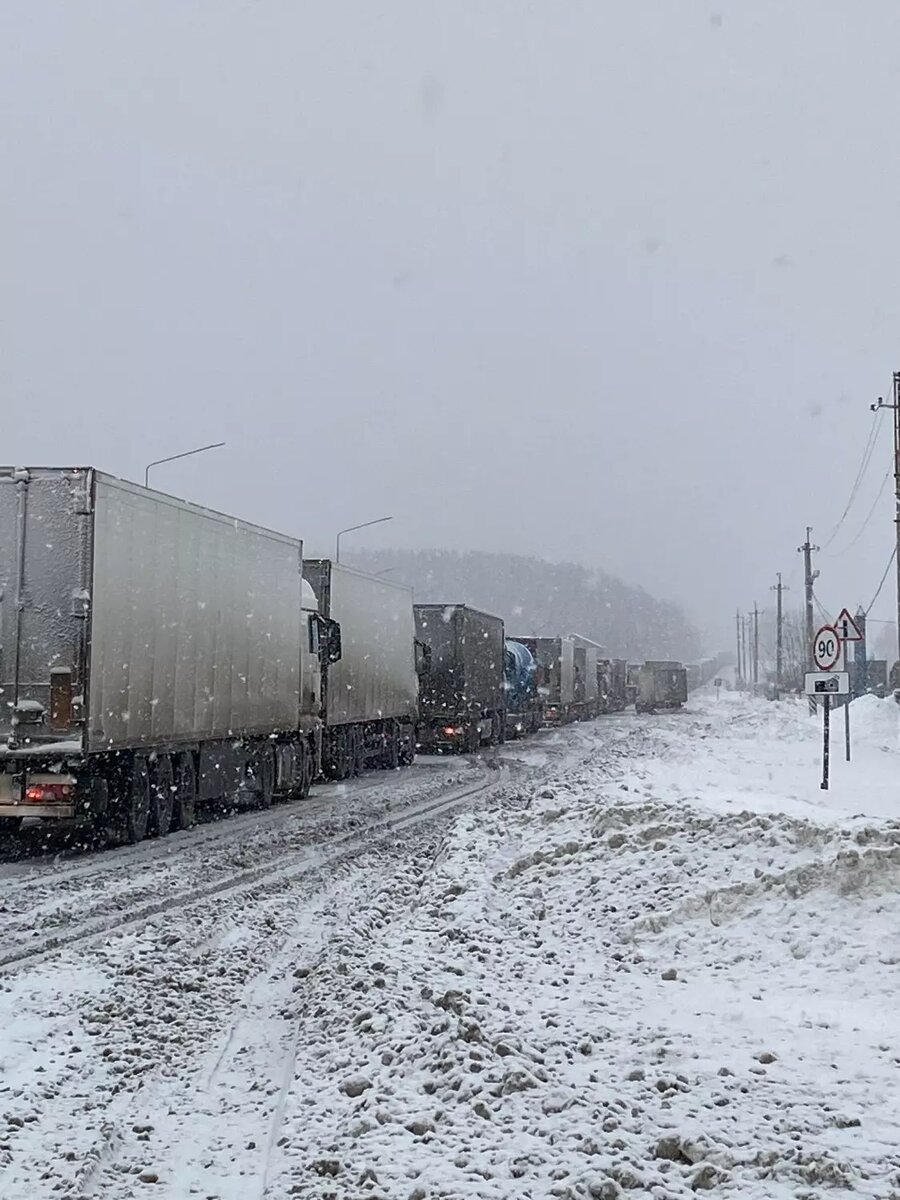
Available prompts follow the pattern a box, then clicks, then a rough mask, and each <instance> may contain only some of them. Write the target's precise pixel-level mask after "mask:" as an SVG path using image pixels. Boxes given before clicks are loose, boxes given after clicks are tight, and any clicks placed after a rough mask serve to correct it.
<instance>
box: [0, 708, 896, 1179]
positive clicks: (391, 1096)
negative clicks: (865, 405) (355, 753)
mask: <svg viewBox="0 0 900 1200" xmlns="http://www.w3.org/2000/svg"><path fill="white" fill-rule="evenodd" d="M898 716H900V709H898V708H897V707H896V706H895V705H894V704H893V702H892V701H888V702H880V701H876V700H872V699H865V700H862V701H859V702H857V703H856V704H855V705H854V706H853V709H852V719H853V730H854V750H853V761H852V762H851V763H849V764H847V763H845V762H844V761H843V759H842V740H841V739H842V737H843V726H842V723H841V718H840V717H838V719H837V720H836V722H835V728H834V745H833V750H834V755H835V759H834V763H833V784H834V786H833V788H832V789H831V790H829V791H828V792H827V793H826V792H822V791H821V790H820V788H819V779H820V755H821V730H820V725H819V723H818V722H817V721H816V720H815V719H812V718H810V717H809V716H808V714H807V712H806V709H805V707H804V705H803V704H801V703H796V702H785V703H783V704H779V705H774V704H766V703H763V702H750V701H746V700H741V699H738V698H736V697H735V696H733V695H731V694H726V695H723V696H722V698H721V700H720V701H718V702H716V701H715V700H714V699H713V698H712V697H702V698H695V699H694V700H693V701H692V702H691V705H690V708H689V711H688V712H685V713H682V714H676V715H671V716H659V717H643V718H637V717H635V716H633V715H628V716H622V717H616V718H609V719H606V720H600V721H597V722H594V723H593V724H591V725H585V726H580V727H577V728H574V729H569V730H563V731H559V732H557V733H554V734H552V735H549V736H545V737H543V738H542V739H540V740H539V741H537V742H534V743H531V744H522V745H521V746H510V747H507V748H506V750H505V751H504V752H503V759H504V760H505V762H506V764H507V765H506V769H505V770H502V771H494V772H489V771H483V772H480V773H479V772H478V771H477V770H476V769H475V768H471V767H469V768H466V767H465V766H464V765H463V764H459V765H457V766H454V767H451V768H449V769H448V768H447V767H443V768H439V769H438V768H435V769H432V768H431V767H429V768H427V769H426V768H425V767H423V769H422V771H421V772H419V773H418V774H413V775H410V776H409V777H408V778H407V779H404V777H403V775H402V773H401V774H400V775H398V776H397V777H396V779H395V780H387V781H384V780H382V782H380V783H379V784H378V785H377V786H376V787H375V789H374V795H376V796H379V797H381V799H380V800H377V801H373V802H372V803H371V805H370V808H371V810H372V813H373V814H374V816H377V815H378V814H379V813H382V812H383V810H385V809H386V808H388V807H390V806H391V805H393V806H394V807H399V806H402V803H406V802H408V803H409V804H410V805H411V809H410V811H413V809H414V807H415V803H419V802H420V801H422V802H424V801H429V798H430V800H432V801H433V799H434V797H435V796H437V795H438V794H439V791H440V788H441V786H442V777H443V776H446V785H447V786H452V787H456V788H457V789H459V788H460V787H461V786H462V784H464V783H465V781H466V779H467V778H469V777H470V776H472V777H475V776H479V775H483V776H484V777H485V779H486V780H489V785H488V786H487V790H486V791H482V792H481V793H479V794H478V795H477V796H473V797H471V798H470V799H469V800H468V801H466V806H465V807H463V808H457V809H456V810H454V812H452V813H450V814H449V815H447V814H446V813H445V814H442V815H441V814H432V815H431V816H430V817H429V819H428V820H425V821H421V822H419V823H418V824H412V823H409V824H407V825H406V826H405V827H404V828H403V830H402V831H400V830H399V828H396V829H395V830H394V831H393V832H391V830H390V829H389V828H387V827H378V828H377V829H376V827H375V826H374V825H373V826H372V830H373V832H372V833H371V834H370V835H366V826H365V824H364V823H362V824H361V825H360V830H361V833H362V842H361V844H360V845H358V846H357V847H356V849H355V850H354V851H353V853H349V852H348V853H346V854H341V855H338V854H335V855H333V856H332V857H331V858H330V859H328V861H327V863H326V861H325V859H324V858H323V859H322V863H321V866H320V868H319V869H303V870H300V866H299V865H297V864H300V865H302V864H305V863H306V859H305V858H303V857H302V856H303V855H308V854H309V847H310V841H311V839H312V841H313V842H314V841H315V829H316V820H317V819H319V820H321V821H322V822H323V824H322V826H321V834H322V837H323V838H325V837H326V836H333V835H334V833H335V829H336V826H337V825H338V824H339V822H336V821H335V819H334V817H333V816H332V817H331V818H327V819H326V817H325V816H321V817H320V818H316V816H315V814H313V815H312V816H310V815H307V816H306V817H305V818H300V817H295V816H293V815H291V816H290V818H289V819H285V820H284V821H283V822H281V823H280V824H278V825H277V827H275V832H274V833H273V830H272V829H271V828H270V827H269V826H268V825H267V824H266V823H265V822H261V823H260V824H259V826H258V827H256V828H255V832H253V833H252V834H248V832H247V828H246V826H240V824H239V823H237V824H236V825H235V828H236V829H243V832H242V833H240V835H239V836H237V835H236V836H235V837H234V839H229V838H228V837H227V836H226V835H223V834H222V832H221V830H222V829H224V824H227V823H224V824H223V825H222V826H217V827H216V838H217V839H218V840H216V841H214V842H212V843H204V841H203V836H204V835H205V836H207V837H208V836H209V835H207V834H206V831H198V835H197V841H196V844H194V843H192V842H191V838H192V837H194V836H195V835H185V839H184V843H183V844H182V845H181V847H180V848H178V853H177V854H174V853H173V855H171V856H167V857H166V858H165V859H163V858H162V857H161V854H160V851H159V849H158V847H150V848H147V849H146V851H144V849H143V848H142V851H141V853H135V852H134V851H131V852H127V854H125V855H123V856H121V857H120V858H118V859H117V858H116V853H117V852H114V853H113V854H111V855H108V856H103V855H101V856H98V857H96V858H91V859H89V860H76V861H75V862H73V863H68V864H67V863H63V864H59V865H57V866H55V867H53V868H52V870H53V871H54V872H56V873H57V875H56V880H57V884H58V887H55V886H53V885H51V883H50V881H49V880H48V881H46V882H43V883H42V882H41V881H40V877H39V876H40V870H41V869H43V868H42V867H36V868H32V869H30V870H24V871H19V872H18V873H16V874H12V875H10V876H9V877H8V878H6V879H0V905H2V906H3V910H4V912H3V917H4V921H9V927H10V928H11V930H12V931H13V935H12V936H13V942H14V945H15V946H21V945H22V944H23V938H24V937H25V926H26V923H25V920H24V918H25V915H26V912H27V906H28V905H29V904H33V905H34V906H35V909H36V911H37V912H38V913H39V921H38V926H39V928H38V930H37V931H36V934H35V936H36V937H37V938H38V939H39V940H41V946H42V948H43V949H44V952H43V954H42V957H40V958H38V959H35V960H33V961H28V960H21V961H18V960H17V961H12V962H10V964H9V965H8V966H7V968H6V969H5V973H4V974H3V975H2V976H0V987H2V989H3V990H2V992H0V1019H2V1020H3V1021H4V1027H5V1028H6V1029H7V1030H8V1031H11V1033H10V1036H8V1037H7V1038H5V1039H4V1040H3V1041H2V1043H0V1098H2V1104H0V1114H2V1124H0V1196H3V1197H16V1198H18V1197H29V1198H32V1197H42V1196H45V1195H46V1196H48V1197H49V1196H96V1197H111V1198H124V1197H130V1196H134V1195H144V1194H146V1195H157V1196H161V1197H169V1198H175V1197H179V1198H180V1197H190V1196H200V1197H208V1198H213V1197H215V1198H217V1200H232V1198H237V1197H240V1200H256V1198H257V1197H259V1198H263V1197H267V1198H268V1200H281V1198H282V1197H288V1196H302V1197H311V1198H314V1197H316V1198H319V1200H325V1198H326V1197H334V1198H335V1200H344V1198H345V1197H346V1198H355V1197H375V1198H377V1200H413V1198H416V1200H430V1198H431V1197H435V1198H437V1197H446V1198H449V1197H460V1198H463V1197H465V1198H476V1197H477V1198H481V1197H484V1198H488V1197H490V1198H504V1200H506V1198H513V1197H514V1198H516V1200H519V1198H524V1197H533V1198H535V1200H537V1198H538V1197H561V1198H563V1197H572V1198H576V1197H603V1198H608V1197H618V1196H623V1197H628V1196H632V1195H633V1196H640V1195H648V1196H656V1197H672V1198H674V1197H679V1196H692V1195H694V1194H695V1193H696V1192H698V1191H707V1192H708V1193H709V1194H711V1195H722V1196H729V1195H730V1196H740V1197H758V1198H759V1200H768V1198H772V1200H775V1198H780V1197H791V1198H792V1200H794V1198H796V1200H804V1198H809V1200H811V1198H812V1197H819V1196H821V1197H825V1196H830V1197H837V1196H841V1195H847V1196H854V1197H882V1198H888V1197H894V1200H897V1198H898V1197H900V1149H898V1147H900V1104H898V1093H900V1089H898V1084H900V1036H898V1035H900V1017H898V1015H897V1005H896V1001H895V996H896V993H897V991H898V984H900V899H898V886H897V885H898V882H900V772H898V767H900V749H898ZM423 778H424V779H427V783H426V782H423ZM385 789H387V792H385ZM392 789H393V791H394V792H395V795H394V798H393V800H388V799H387V796H388V795H389V794H390V793H391V790H392ZM410 789H411V790H410ZM423 789H425V790H424V791H423ZM382 793H385V794H384V795H383V796H382ZM404 794H406V795H407V799H406V801H402V797H403V796H404ZM416 797H419V799H416ZM311 811H312V810H311ZM317 811H318V810H317ZM321 811H322V812H324V811H325V810H324V807H323V809H322V810H321ZM423 811H424V810H423ZM342 812H344V817H343V818H342V819H343V820H344V821H346V809H344V810H342ZM374 816H373V817H372V819H373V820H374ZM266 818H267V820H271V821H274V820H275V818H274V817H271V816H270V814H266ZM367 819H368V818H367ZM329 820H330V824H328V823H327V822H328V821H329ZM223 839H224V840H223ZM229 856H230V858H229ZM233 859H234V860H236V861H231V860H233ZM276 861H277V862H283V863H284V864H285V867H286V869H285V870H283V871H281V872H278V871H275V870H274V869H273V867H272V864H273V863H275V862H276ZM106 862H108V864H109V865H108V867H107V866H106V865H104V864H105V863H106ZM291 863H294V864H295V865H294V867H291ZM86 864H87V865H86ZM260 864H261V865H260ZM257 866H259V874H258V878H257V876H253V879H251V880H250V883H249V884H248V885H247V886H244V883H241V887H240V888H230V887H229V886H226V885H228V880H229V878H230V877H229V875H228V871H229V870H230V871H242V872H244V875H242V876H241V879H242V880H243V879H244V878H245V876H246V873H247V871H248V870H251V869H254V868H256V867H257ZM48 869H49V868H48ZM72 871H75V872H80V874H76V875H72V877H71V879H69V880H68V882H67V881H66V875H67V872H72ZM220 875H221V878H222V879H223V881H224V883H223V887H222V889H221V890H220V891H218V892H215V891H214V890H213V888H212V883H214V882H215V880H216V879H218V878H219V877H220ZM179 879H181V880H182V882H181V883H179V882H178V881H179ZM254 880H256V882H255V883H254V882H253V881H254ZM186 883H187V885H188V886H191V887H196V888H197V895H196V897H195V898H194V900H193V901H189V900H185V903H184V904H183V905H177V904H176V905H172V906H163V907H161V908H160V910H159V912H158V913H156V915H154V916H151V917H150V918H149V919H148V921H147V922H146V923H145V924H144V923H138V924H137V925H135V924H134V923H133V922H132V923H131V924H127V923H125V924H123V925H122V927H121V928H119V929H116V927H115V925H114V924H111V925H110V928H109V932H108V934H107V935H106V936H104V937H101V938H97V937H91V938H89V939H86V940H82V941H81V942H79V943H78V944H77V945H66V944H65V942H64V939H62V941H63V944H62V945H61V946H60V947H59V949H58V952H53V950H52V947H50V948H49V949H47V948H45V940H46V936H47V925H46V921H47V920H50V921H51V923H55V925H52V927H59V928H61V929H62V930H65V929H67V928H68V926H67V923H66V922H67V911H69V910H71V912H72V913H74V916H73V917H72V920H75V921H84V920H86V919H88V918H90V919H92V920H97V919H98V918H97V915H96V914H97V913H99V914H100V915H101V916H102V918H103V919H104V920H109V921H111V920H112V916H113V915H114V912H115V908H116V906H117V905H121V906H122V907H123V912H124V913H125V914H126V915H127V914H128V913H129V912H132V911H135V910H134V909H133V908H129V905H132V906H133V905H134V904H143V905H146V904H147V894H148V889H150V888H156V889H159V888H161V887H162V888H165V887H170V888H173V889H175V891H176V892H177V890H178V888H181V889H182V891H184V888H185V884H186ZM57 891H58V895H59V898H58V899H57V900H56V902H55V903H54V893H55V892H57ZM179 894H180V893H179ZM7 914H8V916H7ZM4 932H5V931H4ZM3 940H4V942H5V940H6V939H5V937H4V939H3Z"/></svg>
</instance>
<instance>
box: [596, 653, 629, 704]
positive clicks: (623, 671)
mask: <svg viewBox="0 0 900 1200" xmlns="http://www.w3.org/2000/svg"><path fill="white" fill-rule="evenodd" d="M597 680H598V685H599V692H600V711H601V712H603V713H613V712H622V711H623V710H624V709H625V707H626V704H627V694H626V685H627V680H628V663H627V662H626V661H625V659H624V658H605V659H600V660H598V662H597Z"/></svg>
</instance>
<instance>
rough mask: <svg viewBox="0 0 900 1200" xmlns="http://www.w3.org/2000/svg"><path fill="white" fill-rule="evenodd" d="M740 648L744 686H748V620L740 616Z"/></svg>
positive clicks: (747, 687)
mask: <svg viewBox="0 0 900 1200" xmlns="http://www.w3.org/2000/svg"><path fill="white" fill-rule="evenodd" d="M741 649H742V650H743V654H744V687H745V688H746V689H748V690H749V687H750V621H749V619H748V618H747V617H741Z"/></svg>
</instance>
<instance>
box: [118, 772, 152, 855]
mask: <svg viewBox="0 0 900 1200" xmlns="http://www.w3.org/2000/svg"><path fill="white" fill-rule="evenodd" d="M122 800H123V807H124V809H125V812H124V817H125V821H124V825H125V840H126V841H127V842H129V843H130V844H131V845H132V846H133V845H135V844H136V843H137V842H142V841H143V840H144V838H145V837H146V836H147V822H148V821H149V820H150V772H149V771H148V770H147V761H146V759H143V758H136V759H135V760H134V766H133V767H132V769H131V773H130V774H129V775H127V776H126V777H125V794H124V796H123V797H122Z"/></svg>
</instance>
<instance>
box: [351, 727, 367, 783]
mask: <svg viewBox="0 0 900 1200" xmlns="http://www.w3.org/2000/svg"><path fill="white" fill-rule="evenodd" d="M350 753H351V758H350V761H351V764H352V765H351V768H350V773H351V774H352V775H353V778H354V779H356V778H358V777H359V776H360V775H362V773H363V771H365V769H366V741H365V737H364V736H363V731H362V730H361V729H354V730H353V731H352V733H351V735H350Z"/></svg>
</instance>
